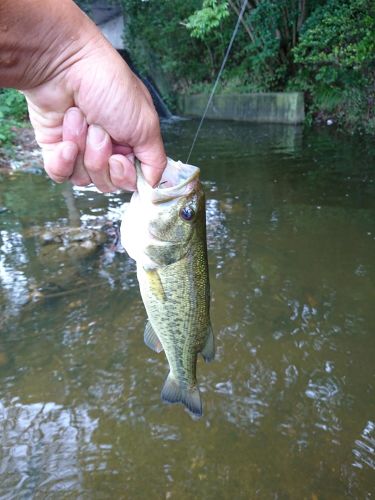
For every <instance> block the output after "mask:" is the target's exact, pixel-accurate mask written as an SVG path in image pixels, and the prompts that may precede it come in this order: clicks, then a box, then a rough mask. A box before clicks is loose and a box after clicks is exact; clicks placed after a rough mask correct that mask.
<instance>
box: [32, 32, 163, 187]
mask: <svg viewBox="0 0 375 500" xmlns="http://www.w3.org/2000/svg"><path fill="white" fill-rule="evenodd" d="M24 93H25V95H26V98H27V102H28V106H29V113H30V119H31V123H32V125H33V127H34V129H35V135H36V139H37V142H38V144H39V145H40V146H41V148H42V151H43V157H44V165H45V169H46V171H47V173H48V174H49V176H50V177H51V178H52V179H53V180H55V181H56V182H63V181H66V180H68V179H69V180H70V181H71V182H73V183H74V184H76V185H80V186H84V185H88V184H90V183H94V184H95V185H96V186H97V188H98V189H99V190H101V191H103V192H109V191H114V190H116V189H118V188H122V189H126V190H134V189H135V180H136V178H135V170H134V165H133V162H134V156H137V157H138V158H139V160H140V161H141V163H142V169H143V171H144V175H145V177H146V179H147V181H148V182H149V183H150V184H151V185H154V184H156V183H157V182H158V181H159V180H160V177H161V174H162V172H163V169H164V167H165V164H166V156H165V152H164V147H163V143H162V139H161V135H160V127H159V119H158V116H157V113H156V111H155V108H154V106H153V103H152V99H151V96H150V94H149V92H148V90H147V89H146V87H145V86H144V85H143V83H142V82H141V81H140V80H139V79H138V78H137V77H136V76H135V75H134V74H133V73H132V72H131V70H130V69H129V67H128V66H127V65H126V64H125V62H124V61H123V60H122V58H121V57H120V56H119V55H118V54H117V52H116V51H115V50H114V49H113V48H112V47H111V46H110V45H109V44H108V42H107V41H106V40H104V38H100V37H98V38H96V39H95V40H93V41H92V42H91V46H89V47H86V48H85V51H84V52H83V53H82V54H81V55H80V57H77V58H75V60H74V63H73V64H72V65H70V66H68V67H67V68H65V69H64V71H63V72H62V73H58V74H57V75H56V76H54V77H53V78H50V79H48V80H47V81H46V82H43V83H41V84H40V85H38V86H36V87H35V88H32V89H29V90H26V91H24Z"/></svg>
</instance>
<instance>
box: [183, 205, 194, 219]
mask: <svg viewBox="0 0 375 500" xmlns="http://www.w3.org/2000/svg"><path fill="white" fill-rule="evenodd" d="M194 215H195V212H194V210H193V209H192V208H191V207H184V208H181V210H180V217H181V219H183V220H186V221H187V222H190V221H191V220H192V219H193V217H194Z"/></svg>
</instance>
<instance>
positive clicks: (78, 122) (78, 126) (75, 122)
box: [66, 108, 86, 135]
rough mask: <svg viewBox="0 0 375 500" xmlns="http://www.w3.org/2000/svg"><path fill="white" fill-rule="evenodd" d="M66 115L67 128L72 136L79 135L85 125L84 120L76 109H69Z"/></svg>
mask: <svg viewBox="0 0 375 500" xmlns="http://www.w3.org/2000/svg"><path fill="white" fill-rule="evenodd" d="M66 115H67V120H68V123H69V128H70V129H71V131H72V132H73V133H74V134H76V135H79V134H80V133H81V132H82V129H83V128H84V127H85V125H86V120H85V118H84V116H83V115H82V113H81V111H80V110H79V109H77V108H71V109H68V111H67V112H66Z"/></svg>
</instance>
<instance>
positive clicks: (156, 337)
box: [120, 158, 215, 417]
mask: <svg viewBox="0 0 375 500" xmlns="http://www.w3.org/2000/svg"><path fill="white" fill-rule="evenodd" d="M135 165H136V172H137V190H136V191H135V192H134V194H133V195H132V198H131V200H130V203H129V204H128V207H127V209H126V211H125V213H124V214H123V216H122V221H121V230H120V232H121V244H122V246H123V247H124V248H125V250H126V251H127V253H128V254H129V256H130V257H131V258H132V259H134V260H135V261H136V263H137V278H138V283H139V288H140V292H141V296H142V300H143V303H144V306H145V309H146V312H147V315H148V320H147V322H146V326H145V330H144V342H145V344H146V345H147V346H148V347H150V348H151V349H152V350H153V351H155V352H157V353H160V352H162V351H164V353H165V355H166V358H167V360H168V364H169V374H168V376H167V378H166V380H165V383H164V386H163V388H162V391H161V399H162V400H163V401H165V402H168V403H182V404H183V405H185V407H186V408H187V409H188V410H189V412H190V413H191V414H192V415H193V416H197V417H200V416H202V401H201V396H200V391H199V387H198V383H197V378H196V366H197V357H198V354H199V353H200V354H201V355H202V357H203V359H204V360H205V361H206V362H209V361H212V360H213V359H214V357H215V341H214V336H213V331H212V326H211V320H210V283H209V275H208V261H207V242H206V209H205V195H204V192H203V190H202V186H201V183H200V179H199V176H200V169H199V168H198V167H196V166H194V165H188V164H184V163H182V162H181V161H174V160H172V159H171V158H168V161H167V166H166V168H165V170H164V173H163V176H162V179H161V181H160V183H159V184H158V185H157V186H156V187H155V188H153V187H152V186H151V185H150V184H148V183H147V182H146V180H145V178H144V176H143V173H142V169H141V165H140V162H139V161H138V160H137V159H136V160H135Z"/></svg>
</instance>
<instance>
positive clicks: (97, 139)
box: [87, 125, 107, 149]
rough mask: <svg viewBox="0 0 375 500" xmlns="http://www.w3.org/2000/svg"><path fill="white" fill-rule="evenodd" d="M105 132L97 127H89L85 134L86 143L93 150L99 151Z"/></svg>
mask: <svg viewBox="0 0 375 500" xmlns="http://www.w3.org/2000/svg"><path fill="white" fill-rule="evenodd" d="M106 136H107V134H106V132H105V130H103V129H102V127H99V125H90V127H89V131H88V134H87V138H88V141H89V143H90V145H91V146H93V147H94V148H95V149H100V148H101V147H102V145H103V143H104V141H105V139H106Z"/></svg>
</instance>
